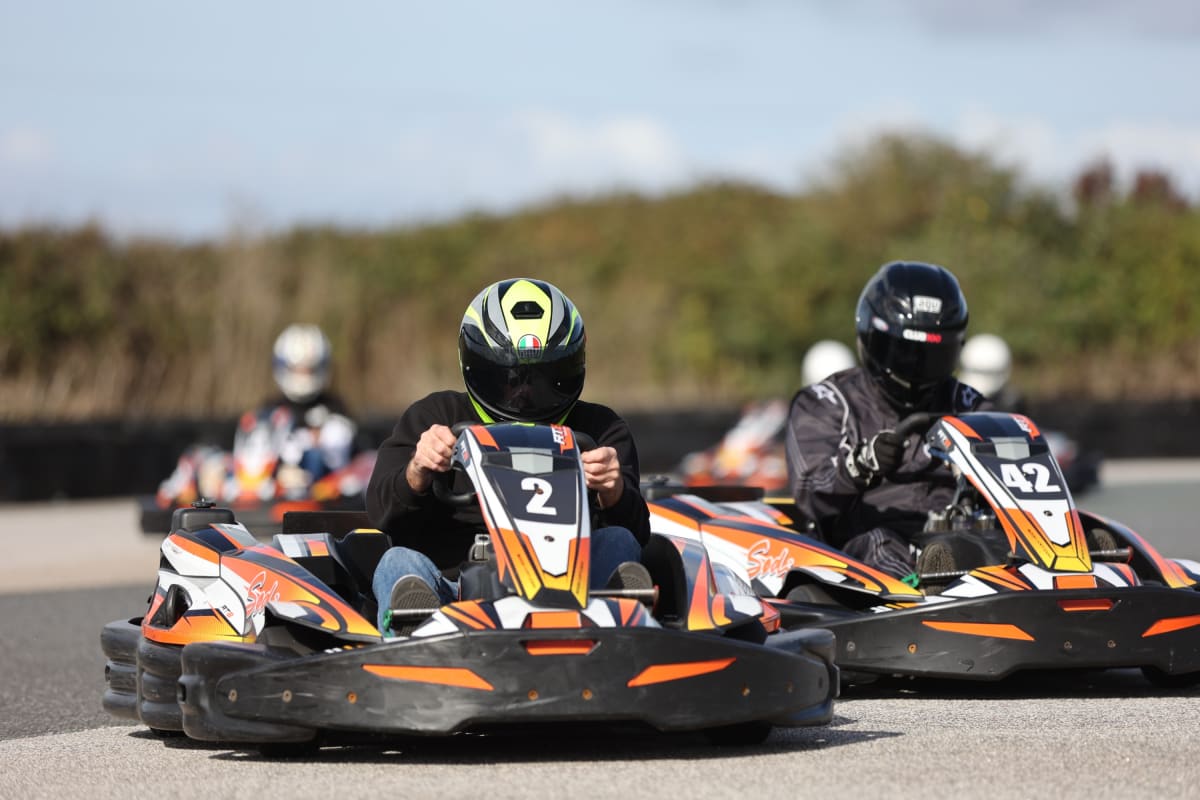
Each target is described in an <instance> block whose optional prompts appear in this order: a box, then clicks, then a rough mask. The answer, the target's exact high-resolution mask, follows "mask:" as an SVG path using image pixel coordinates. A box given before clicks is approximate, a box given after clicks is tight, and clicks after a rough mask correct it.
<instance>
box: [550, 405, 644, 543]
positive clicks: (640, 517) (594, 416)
mask: <svg viewBox="0 0 1200 800" xmlns="http://www.w3.org/2000/svg"><path fill="white" fill-rule="evenodd" d="M577 408H579V407H577ZM567 424H568V425H574V426H576V427H577V428H578V430H580V431H581V432H583V433H586V434H588V435H589V436H591V437H592V438H593V439H595V440H596V446H597V450H593V451H590V453H596V455H590V454H589V453H584V454H583V456H582V458H583V459H584V460H585V463H584V470H585V473H586V472H587V471H588V470H589V469H593V465H589V463H588V461H593V464H594V469H595V470H596V471H597V472H598V473H599V472H603V473H606V474H607V475H608V478H607V479H605V480H604V481H603V483H604V488H599V489H596V491H595V492H594V494H595V495H596V499H597V503H598V505H600V506H601V508H600V509H599V512H598V514H599V521H600V523H601V524H603V525H620V526H621V527H623V528H627V529H628V530H629V532H630V533H632V534H633V535H634V538H636V539H637V540H638V542H639V543H640V544H642V545H643V546H644V545H645V544H646V543H647V542H648V541H650V510H649V509H648V508H646V500H645V498H643V497H642V492H641V490H640V489H639V488H638V487H639V486H640V484H641V472H640V470H639V467H638V454H637V446H636V445H635V444H634V441H633V434H632V433H631V432H630V430H629V426H628V425H627V424H626V422H625V420H623V419H622V418H621V417H619V416H617V414H616V412H614V411H612V410H611V409H608V408H605V407H603V406H589V407H587V408H586V409H583V408H580V409H579V411H578V412H574V413H573V418H568V420H567ZM607 448H612V450H613V451H615V452H616V461H617V466H618V467H619V470H620V472H619V475H612V474H611V463H608V465H607V466H602V465H601V464H600V462H601V461H605V462H608V459H607V456H606V454H603V453H601V452H598V451H603V450H605V449H607ZM589 486H591V483H589ZM592 488H596V487H592Z"/></svg>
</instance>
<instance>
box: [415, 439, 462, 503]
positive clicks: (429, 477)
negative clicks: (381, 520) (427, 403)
mask: <svg viewBox="0 0 1200 800" xmlns="http://www.w3.org/2000/svg"><path fill="white" fill-rule="evenodd" d="M456 441H457V439H456V438H455V436H454V434H453V433H451V431H450V428H448V427H447V426H445V425H430V426H429V429H428V430H426V431H425V432H424V433H422V434H421V438H420V439H418V440H417V448H416V450H414V451H413V457H412V460H411V461H409V462H408V469H407V470H405V477H406V478H407V479H408V485H409V486H410V487H411V488H412V490H413V491H414V492H416V493H417V494H424V493H425V492H427V491H429V484H431V483H433V476H434V475H435V474H436V473H439V472H446V471H448V470H449V469H450V457H451V456H452V455H454V443H455V442H456Z"/></svg>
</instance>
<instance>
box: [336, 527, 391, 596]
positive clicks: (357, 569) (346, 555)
mask: <svg viewBox="0 0 1200 800" xmlns="http://www.w3.org/2000/svg"><path fill="white" fill-rule="evenodd" d="M391 546H392V540H391V539H389V538H388V536H387V534H385V533H383V532H381V531H377V530H375V529H374V528H356V529H355V530H352V531H350V532H349V533H347V534H346V535H345V536H343V537H342V538H341V539H339V540H338V543H337V549H338V554H339V555H341V557H342V563H343V564H345V565H346V571H347V572H349V573H350V578H351V580H353V581H354V583H355V585H356V586H357V587H358V589H359V591H360V592H362V593H363V594H366V595H368V596H369V595H370V594H371V576H373V575H374V574H375V567H377V566H379V559H381V558H383V554H384V553H386V552H387V549H388V548H389V547H391Z"/></svg>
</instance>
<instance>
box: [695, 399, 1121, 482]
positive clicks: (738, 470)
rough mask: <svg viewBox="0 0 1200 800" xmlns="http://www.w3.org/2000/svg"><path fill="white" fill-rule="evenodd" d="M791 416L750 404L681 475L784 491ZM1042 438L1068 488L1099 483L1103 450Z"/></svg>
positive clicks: (772, 404) (775, 406)
mask: <svg viewBox="0 0 1200 800" xmlns="http://www.w3.org/2000/svg"><path fill="white" fill-rule="evenodd" d="M787 417H788V404H787V403H785V402H783V401H782V400H768V401H766V402H763V403H755V404H751V405H749V406H747V407H746V408H745V409H744V411H743V413H742V416H741V417H740V418H739V419H738V421H737V424H736V425H734V426H733V428H731V429H730V430H729V431H728V432H727V433H726V434H725V435H724V436H723V437H722V438H721V441H719V442H718V443H717V444H715V445H713V446H712V447H709V448H708V449H707V450H699V451H696V452H694V453H689V454H688V455H686V456H684V457H683V460H682V461H680V463H679V467H678V468H677V470H676V473H677V474H678V476H679V479H680V480H681V481H682V482H683V483H684V484H685V485H687V486H700V487H707V486H712V485H730V484H736V485H741V486H750V487H758V488H761V489H762V490H763V491H764V492H765V493H766V494H767V495H776V494H779V493H781V492H782V493H786V492H787V488H788V473H787V454H786V453H785V447H784V435H785V433H786V431H787ZM1042 437H1043V438H1044V439H1045V441H1046V444H1047V445H1048V446H1049V448H1050V452H1051V453H1052V454H1053V455H1054V459H1055V461H1057V462H1058V468H1059V470H1060V471H1061V472H1062V474H1063V478H1064V480H1065V481H1066V483H1067V488H1068V489H1070V490H1071V491H1072V492H1075V493H1076V494H1082V493H1084V492H1086V491H1087V490H1089V489H1091V488H1092V487H1094V486H1096V485H1097V484H1098V483H1099V482H1100V463H1101V460H1102V458H1101V455H1100V453H1098V452H1096V451H1094V450H1089V449H1087V448H1084V447H1082V446H1081V445H1080V444H1079V443H1077V442H1076V441H1075V440H1074V439H1072V438H1071V437H1069V436H1067V434H1065V433H1063V432H1061V431H1048V430H1042Z"/></svg>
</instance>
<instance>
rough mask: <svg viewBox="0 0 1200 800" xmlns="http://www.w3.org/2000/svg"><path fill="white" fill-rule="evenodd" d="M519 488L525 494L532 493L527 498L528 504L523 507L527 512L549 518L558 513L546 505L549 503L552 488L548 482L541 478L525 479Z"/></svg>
mask: <svg viewBox="0 0 1200 800" xmlns="http://www.w3.org/2000/svg"><path fill="white" fill-rule="evenodd" d="M521 488H522V489H524V490H525V491H527V492H533V496H532V497H530V498H529V503H528V504H527V505H526V506H525V510H526V511H527V512H529V513H530V514H546V515H549V516H554V515H555V514H557V513H558V510H557V509H555V508H554V506H549V505H546V504H547V503H549V502H550V494H551V493H552V491H553V488H554V487H552V486H551V485H550V481H546V480H542V479H541V478H525V479H524V480H522V481H521Z"/></svg>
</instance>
